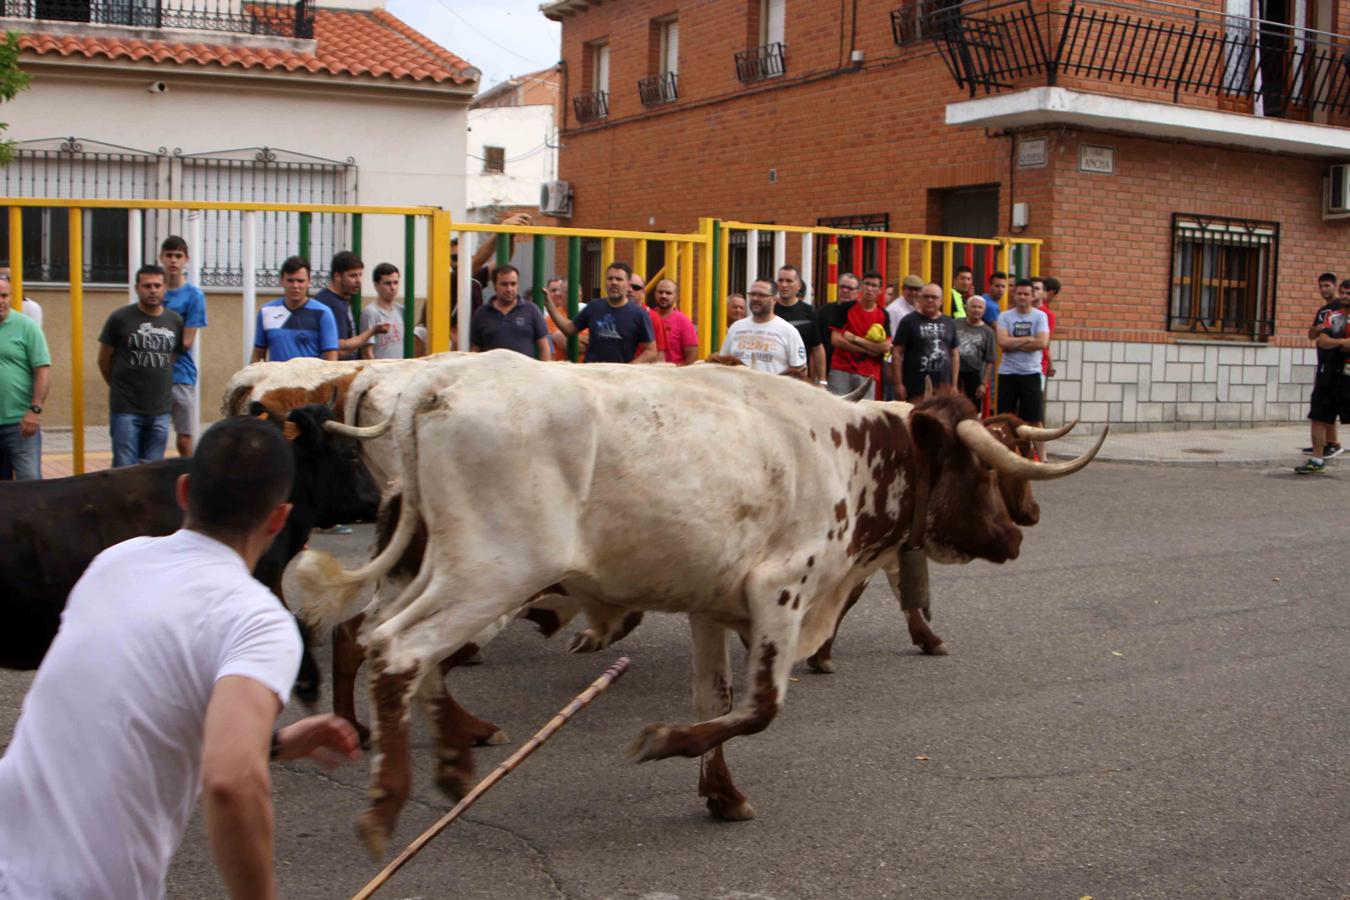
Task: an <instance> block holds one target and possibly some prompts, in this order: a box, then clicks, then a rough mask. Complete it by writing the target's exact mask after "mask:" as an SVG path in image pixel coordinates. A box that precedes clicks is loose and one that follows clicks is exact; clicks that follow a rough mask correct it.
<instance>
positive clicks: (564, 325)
mask: <svg viewBox="0 0 1350 900" xmlns="http://www.w3.org/2000/svg"><path fill="white" fill-rule="evenodd" d="M632 277H633V270H632V268H631V267H630V266H629V265H628V263H624V262H615V263H612V264H610V267H609V268H608V269H606V270H605V291H606V292H607V293H608V296H607V297H606V298H605V299H604V300H592V301H591V302H590V303H587V304H586V306H585V307H583V308H582V310H581V312H579V313H577V317H576V318H575V319H569V318H567V314H566V313H564V312H563V311H562V310H560V309H558V304H557V303H555V302H554V300H553V298H552V297H549V296H548V295H547V294H545V295H544V297H545V302H546V303H547V304H548V314H549V316H550V317H551V318H552V319H553V324H554V325H557V326H558V330H559V331H561V332H562V333H563V334H565V335H567V336H568V337H573V336H574V335H576V334H577V332H579V331H582V330H584V329H587V328H589V329H590V335H591V337H590V341H589V342H587V344H586V358H585V362H588V363H596V362H607V363H630V362H631V363H655V362H661V361H662V360H661V353H660V351H659V350H657V349H656V337H655V335H654V334H653V333H652V320H651V317H650V316H649V315H648V314H647V310H646V309H644V308H643V307H641V306H638V305H637V304H636V303H634V302H633V301H631V300H629V299H628V293H629V289H630V287H631V279H632Z"/></svg>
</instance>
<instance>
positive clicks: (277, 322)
mask: <svg viewBox="0 0 1350 900" xmlns="http://www.w3.org/2000/svg"><path fill="white" fill-rule="evenodd" d="M281 287H282V290H283V291H285V296H283V297H281V298H280V299H278V300H273V301H272V302H271V303H268V304H266V305H265V306H263V308H262V309H260V310H258V319H257V321H256V323H255V324H254V327H253V362H262V361H263V360H270V361H271V362H285V361H286V360H288V359H295V358H296V357H298V356H312V357H315V358H318V359H326V360H329V361H332V360H335V359H337V354H338V330H337V322H336V321H335V320H334V319H333V314H332V312H330V311H329V309H328V307H326V306H324V305H323V304H322V303H319V302H318V301H317V300H311V299H309V297H308V296H307V294H308V292H309V263H308V262H307V261H306V260H304V259H302V258H300V257H299V256H292V257H291V258H289V259H287V260H286V261H285V262H284V263H282V264H281Z"/></svg>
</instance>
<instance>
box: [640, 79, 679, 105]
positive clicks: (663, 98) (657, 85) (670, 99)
mask: <svg viewBox="0 0 1350 900" xmlns="http://www.w3.org/2000/svg"><path fill="white" fill-rule="evenodd" d="M679 96H680V76H679V75H677V74H676V73H674V72H665V73H662V74H660V75H648V76H647V77H646V78H639V79H638V97H640V98H641V99H642V105H643V106H660V105H661V104H663V103H674V102H675V101H676V100H677V99H679Z"/></svg>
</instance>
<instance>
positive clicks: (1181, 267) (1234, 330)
mask: <svg viewBox="0 0 1350 900" xmlns="http://www.w3.org/2000/svg"><path fill="white" fill-rule="evenodd" d="M1279 251H1280V224H1279V223H1278V222H1255V221H1249V220H1245V219H1225V218H1218V217H1214V216H1199V215H1195V214H1191V213H1174V214H1173V215H1172V269H1171V274H1170V275H1169V281H1168V295H1169V299H1168V304H1167V330H1168V331H1181V332H1188V333H1190V334H1194V335H1200V336H1206V337H1207V336H1213V335H1234V336H1241V337H1246V338H1249V339H1251V340H1254V341H1266V340H1269V339H1270V337H1271V336H1272V335H1273V334H1274V333H1275V290H1276V285H1277V283H1278V282H1277V278H1278V275H1279Z"/></svg>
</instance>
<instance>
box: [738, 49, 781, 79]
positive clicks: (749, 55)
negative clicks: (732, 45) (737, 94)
mask: <svg viewBox="0 0 1350 900" xmlns="http://www.w3.org/2000/svg"><path fill="white" fill-rule="evenodd" d="M786 50H787V46H786V45H785V44H783V43H782V42H781V41H778V42H774V43H772V44H765V45H764V46H763V47H752V48H751V49H749V50H742V51H741V52H739V53H737V54H736V77H737V78H739V79H740V80H741V83H742V84H752V83H754V82H756V81H763V80H764V79H766V78H776V77H778V76H779V75H782V74H783V73H784V72H785V71H787V64H786V59H785V53H786Z"/></svg>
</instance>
